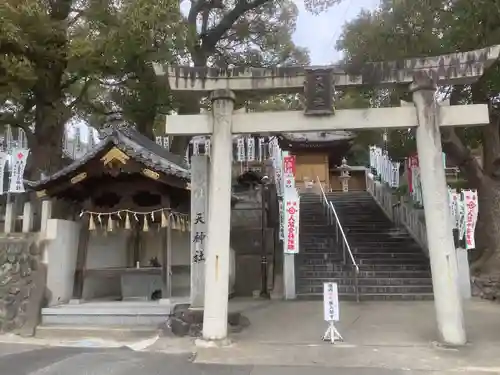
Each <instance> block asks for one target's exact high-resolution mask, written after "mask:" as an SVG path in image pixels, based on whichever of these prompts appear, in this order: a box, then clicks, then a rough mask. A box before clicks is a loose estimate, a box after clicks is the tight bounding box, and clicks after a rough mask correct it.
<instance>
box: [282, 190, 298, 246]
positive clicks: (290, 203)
mask: <svg viewBox="0 0 500 375" xmlns="http://www.w3.org/2000/svg"><path fill="white" fill-rule="evenodd" d="M283 208H284V210H285V220H284V227H285V239H284V241H283V242H284V252H285V254H298V253H299V214H300V199H299V197H298V195H297V194H293V193H292V194H285V204H284V207H283Z"/></svg>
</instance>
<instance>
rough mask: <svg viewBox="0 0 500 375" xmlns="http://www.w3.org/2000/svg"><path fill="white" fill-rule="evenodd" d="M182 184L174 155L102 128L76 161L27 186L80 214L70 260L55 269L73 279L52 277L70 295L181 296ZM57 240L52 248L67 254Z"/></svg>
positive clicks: (185, 277) (180, 162)
mask: <svg viewBox="0 0 500 375" xmlns="http://www.w3.org/2000/svg"><path fill="white" fill-rule="evenodd" d="M189 181H190V171H189V167H188V166H187V165H186V163H185V161H184V159H183V158H182V157H180V156H178V155H174V154H172V153H170V152H168V151H167V150H166V149H165V148H163V147H161V146H159V145H157V144H156V143H155V142H154V141H152V140H150V139H148V138H146V137H145V136H143V135H141V134H140V133H139V132H137V131H136V130H134V129H132V128H128V127H110V128H106V129H104V130H103V131H102V133H101V141H100V142H99V143H98V144H97V145H96V146H95V147H94V148H93V149H92V150H90V151H89V152H88V153H87V154H85V155H84V156H83V157H82V158H81V159H79V160H77V161H75V162H73V163H72V164H70V165H68V166H67V167H65V168H63V169H61V170H60V171H58V172H57V173H54V174H53V175H51V176H49V177H47V178H44V179H43V180H41V181H38V182H31V183H29V184H28V185H29V186H30V187H31V189H33V190H35V191H36V194H37V196H38V197H40V198H43V199H47V198H50V199H57V200H64V201H67V202H70V204H71V206H72V207H73V208H75V210H78V212H80V214H79V215H75V217H76V222H77V224H78V231H79V234H78V235H77V236H78V246H76V247H77V249H75V251H74V252H75V255H74V257H73V258H74V261H73V264H69V263H71V262H69V263H67V264H65V265H64V267H62V268H64V269H65V270H66V271H65V272H66V274H69V272H68V270H69V269H71V270H74V277H69V276H67V277H63V275H61V280H60V282H61V283H62V282H67V283H71V284H73V285H72V286H71V290H72V295H71V296H70V299H77V300H85V301H88V300H111V301H122V300H157V299H161V298H169V297H171V296H173V295H175V294H177V295H181V296H189V266H190V239H189V217H188V212H189V207H190V206H189V202H190V191H189V189H190V185H189ZM58 237H59V235H58ZM60 245H62V246H59V248H62V249H61V250H59V249H54V251H56V252H59V251H60V252H62V254H63V255H64V256H66V257H68V255H67V254H64V253H63V252H64V251H67V252H69V250H67V249H64V248H65V246H66V244H60ZM68 247H69V246H68ZM48 256H49V257H50V256H51V254H50V253H49V254H48ZM55 261H56V262H57V261H58V260H57V259H56V260H55ZM51 262H52V259H51ZM51 267H52V264H51ZM49 284H50V283H49ZM66 287H68V286H66ZM64 297H65V298H60V297H58V300H57V301H53V302H52V304H53V305H54V304H57V303H58V302H59V301H61V302H62V301H63V300H66V302H67V300H68V298H67V296H64Z"/></svg>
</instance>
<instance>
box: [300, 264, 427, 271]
mask: <svg viewBox="0 0 500 375" xmlns="http://www.w3.org/2000/svg"><path fill="white" fill-rule="evenodd" d="M358 266H359V270H360V271H368V272H399V271H426V272H428V271H429V270H430V266H429V264H384V265H382V264H359V263H358ZM351 267H352V266H351V265H344V264H331V265H326V264H301V265H300V266H299V270H301V271H346V270H350V269H351Z"/></svg>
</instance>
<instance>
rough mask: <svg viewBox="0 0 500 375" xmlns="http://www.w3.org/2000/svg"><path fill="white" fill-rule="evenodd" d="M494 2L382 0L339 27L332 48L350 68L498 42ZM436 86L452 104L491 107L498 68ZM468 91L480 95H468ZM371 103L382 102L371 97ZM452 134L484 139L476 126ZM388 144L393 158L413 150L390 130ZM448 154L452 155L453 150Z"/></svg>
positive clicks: (471, 141) (470, 140) (473, 143)
mask: <svg viewBox="0 0 500 375" xmlns="http://www.w3.org/2000/svg"><path fill="white" fill-rule="evenodd" d="M499 7H500V3H499V2H498V1H488V0H479V1H469V0H458V1H453V2H450V1H449V0H425V1H424V0H418V1H417V0H415V1H411V0H402V1H401V0H399V1H395V0H382V1H381V4H380V7H379V8H378V9H377V10H375V11H372V12H368V11H363V12H361V13H360V14H359V15H358V17H357V18H356V19H354V20H353V21H351V22H349V23H347V24H346V25H345V26H344V30H343V33H342V36H341V38H340V39H339V41H338V43H337V49H339V50H341V51H343V52H344V54H345V61H344V64H346V66H347V67H348V68H356V67H359V66H360V65H361V64H363V63H365V62H367V61H389V60H400V59H403V58H408V57H420V56H422V57H424V56H436V55H441V54H445V53H450V52H456V51H469V50H473V49H478V48H482V47H485V46H490V45H495V44H500V27H499V25H500V12H499ZM441 89H442V92H443V94H444V95H447V96H450V94H451V96H452V101H454V103H455V104H456V103H472V102H474V103H487V102H489V103H490V104H491V106H492V108H495V107H496V106H497V105H498V99H497V98H498V94H499V93H500V69H499V67H498V66H494V67H493V68H491V69H490V70H489V71H488V72H487V73H486V74H485V76H484V77H483V79H482V80H481V81H480V82H479V83H478V84H476V85H474V86H473V87H472V88H471V86H455V87H453V88H450V87H443V88H441ZM473 92H479V93H480V95H476V96H475V97H474V95H473ZM360 95H361V94H360ZM386 95H389V96H390V97H391V98H390V100H389V101H390V102H391V103H392V104H397V101H399V100H400V99H404V100H408V93H407V92H404V91H401V89H398V90H393V91H391V92H386ZM372 105H373V106H381V105H383V104H381V103H380V102H377V101H376V100H375V101H374V102H373V103H372ZM456 134H457V135H458V140H461V141H462V142H465V144H467V145H468V146H469V147H470V148H476V147H478V146H479V145H481V144H483V143H484V142H483V140H484V135H483V130H482V129H477V128H476V129H474V128H468V129H466V130H457V131H456ZM388 148H389V151H390V153H391V156H393V157H395V158H400V157H402V156H405V155H408V153H410V152H412V151H414V150H415V140H414V137H413V134H412V133H411V132H408V131H391V132H390V134H389V144H388ZM450 156H451V157H452V158H457V157H456V156H457V155H450ZM458 159H460V157H458Z"/></svg>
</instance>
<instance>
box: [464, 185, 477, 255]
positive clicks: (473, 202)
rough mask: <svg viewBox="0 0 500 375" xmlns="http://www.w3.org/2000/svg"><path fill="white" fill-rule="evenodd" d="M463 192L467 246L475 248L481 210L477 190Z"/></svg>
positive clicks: (467, 247)
mask: <svg viewBox="0 0 500 375" xmlns="http://www.w3.org/2000/svg"><path fill="white" fill-rule="evenodd" d="M463 194H464V206H465V248H466V249H474V248H475V247H476V241H475V238H474V232H475V230H476V223H477V215H478V212H479V210H478V199H477V191H474V190H465V191H464V192H463Z"/></svg>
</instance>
